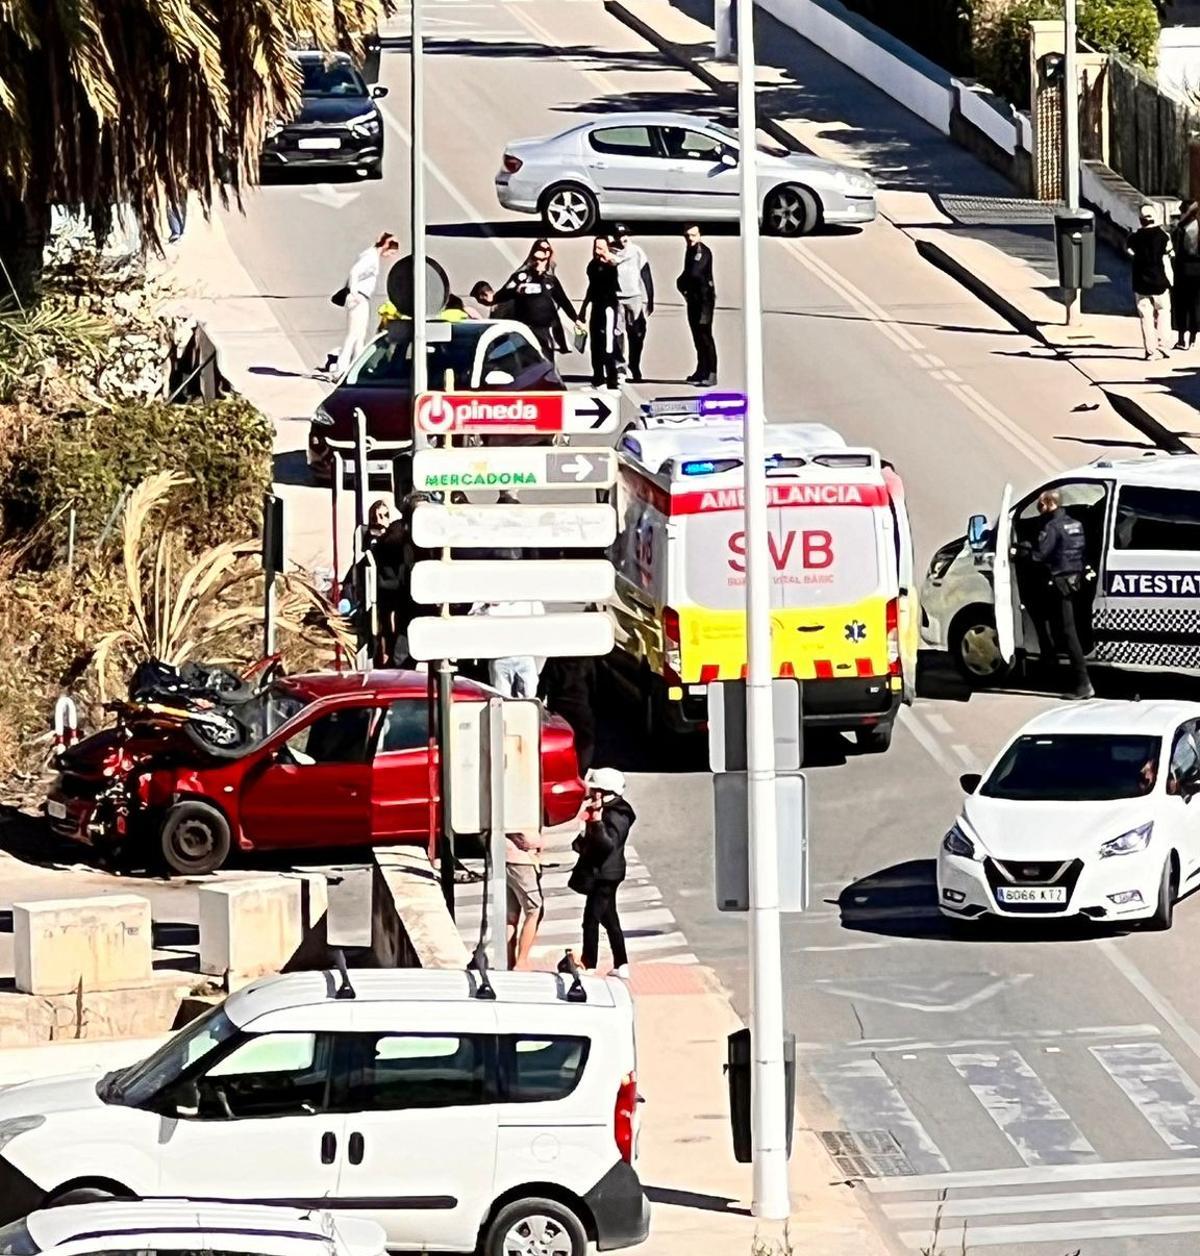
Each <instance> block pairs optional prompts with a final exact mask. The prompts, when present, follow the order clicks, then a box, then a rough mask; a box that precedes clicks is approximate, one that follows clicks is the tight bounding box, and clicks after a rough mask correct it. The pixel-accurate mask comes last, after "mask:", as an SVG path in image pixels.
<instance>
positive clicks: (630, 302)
mask: <svg viewBox="0 0 1200 1256" xmlns="http://www.w3.org/2000/svg"><path fill="white" fill-rule="evenodd" d="M612 250H613V257H614V258H615V259H616V263H617V300H618V301H619V302H620V310H619V320H618V329H619V331H620V333H621V345H622V353H621V356H622V357H623V358H624V359H625V361H626V362H627V364H628V367H629V378H630V379H631V380H632V381H633V382H634V383H635V384H639V383H641V380H642V348H643V346H644V345H645V343H646V320H647V319H648V318H649V317H650V315H651V314H653V313H654V276H653V275H652V274H651V273H650V259H649V258H648V257H647V256H646V253H645V250H644V249H643V248H642V246H641V245H640V244H636V243H635V242H634V241H633V240H632V239H631V237H630V235H629V228H628V227H627V226H625V224H624V223H618V224H617V226H616V227H615V228H614V230H613V234H612Z"/></svg>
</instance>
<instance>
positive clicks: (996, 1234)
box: [900, 1215, 1200, 1251]
mask: <svg viewBox="0 0 1200 1256" xmlns="http://www.w3.org/2000/svg"><path fill="white" fill-rule="evenodd" d="M1197 1232H1200V1216H1195V1215H1191V1216H1186V1217H1175V1216H1171V1217H1129V1218H1121V1219H1120V1220H1111V1221H1109V1220H1096V1221H1036V1222H1033V1223H1031V1224H1028V1225H999V1226H978V1227H975V1228H972V1229H971V1230H970V1231H969V1232H968V1236H967V1242H968V1245H969V1248H970V1250H971V1251H974V1250H975V1248H977V1247H1002V1246H1006V1245H1008V1244H1013V1245H1014V1246H1016V1245H1018V1244H1029V1243H1071V1242H1074V1241H1075V1240H1077V1239H1119V1238H1144V1237H1145V1236H1147V1235H1150V1234H1195V1233H1197ZM900 1238H901V1240H902V1241H903V1242H904V1243H905V1244H907V1245H908V1246H909V1247H920V1246H921V1245H922V1244H923V1243H928V1242H929V1232H928V1231H924V1230H918V1231H910V1232H908V1233H902V1234H901V1235H900Z"/></svg>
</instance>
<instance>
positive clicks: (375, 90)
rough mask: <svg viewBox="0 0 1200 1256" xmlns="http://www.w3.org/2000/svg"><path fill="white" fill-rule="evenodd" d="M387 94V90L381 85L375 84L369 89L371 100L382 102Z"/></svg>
mask: <svg viewBox="0 0 1200 1256" xmlns="http://www.w3.org/2000/svg"><path fill="white" fill-rule="evenodd" d="M387 94H388V89H387V88H386V87H384V85H383V84H382V83H376V84H375V86H374V87H372V88H371V97H372V99H373V100H382V99H383V98H384V97H385V96H386V95H387Z"/></svg>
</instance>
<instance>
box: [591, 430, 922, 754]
mask: <svg viewBox="0 0 1200 1256" xmlns="http://www.w3.org/2000/svg"><path fill="white" fill-rule="evenodd" d="M618 452H619V456H620V458H619V461H620V473H619V480H618V486H617V510H618V535H617V540H616V543H615V545H614V547H613V553H614V563H615V566H616V569H617V594H616V599H615V603H614V608H613V609H614V614H615V618H616V623H617V648H616V652H615V654H614V656H613V659H614V665H615V667H616V668H617V669H618V672H619V674H621V675H622V676H623V677H625V678H626V679H628V680H629V681H631V682H632V683H633V684H634V685H635V686H636V688H637V690H638V692H639V693H640V694H641V695H642V698H643V700H644V704H645V712H646V721H647V726H648V727H649V728H651V729H654V728H660V727H661V728H668V729H671V730H674V731H677V732H683V731H689V730H698V729H700V728H702V727H704V724H705V721H706V719H707V694H706V688H707V686H708V684H709V683H710V682H712V681H716V680H736V679H738V678H739V677H742V676H744V675H745V672H746V619H745V571H746V564H745V555H746V536H745V530H744V526H743V513H742V512H743V495H742V483H743V468H742V454H743V447H742V435H741V426H740V424H738V425H734V424H730V423H726V422H718V423H701V424H697V425H693V426H680V427H669V428H668V427H659V428H656V429H642V430H637V429H634V430H630V431H627V432H626V433H625V435H624V436H623V437H622V439H621V442H620V444H619V446H618ZM766 474H767V484H768V493H769V506H768V512H769V514H768V517H769V530H768V535H767V545H768V551H769V560H770V570H771V577H772V579H771V589H770V599H771V621H772V643H773V653H774V674H775V675H776V676H780V677H786V676H792V677H795V678H797V679H799V680H800V681H802V682H803V713H804V714H803V718H804V722H805V725H806V726H813V725H819V726H822V727H825V728H830V729H839V730H850V731H853V733H854V735H855V739H856V740H857V742H858V744H859V746H860V747H861V748H862V749H863V750H866V751H882V750H886V749H887V747H888V745H889V744H890V742H891V735H892V724H893V722H894V720H895V718H896V712H897V711H898V710H899V708H900V704H901V703H902V702H911V701H912V699H913V696H914V692H915V685H916V652H917V643H918V635H919V626H918V620H917V608H916V597H915V590H914V585H913V555H912V537H911V533H910V531H909V523H908V515H907V512H906V510H905V504H904V489H903V485H902V483H901V481H900V477H899V476H898V475H897V474H896V473H895V471H894V470H893V469H892V467H891V466H890V465H889V464H887V463H885V462H883V461H882V460H881V458H880V456H879V454H878V453H877V452H876V451H875V450H873V449H858V448H851V447H849V446H847V445H846V443H845V442H844V441H843V440H842V439H841V437H840V436H838V435H837V433H836V432H833V431H832V430H831V429H830V428H828V427H825V426H824V425H822V424H807V423H790V424H784V423H779V424H774V423H773V424H770V425H768V427H767V431H766Z"/></svg>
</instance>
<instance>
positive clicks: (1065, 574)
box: [1033, 489, 1095, 698]
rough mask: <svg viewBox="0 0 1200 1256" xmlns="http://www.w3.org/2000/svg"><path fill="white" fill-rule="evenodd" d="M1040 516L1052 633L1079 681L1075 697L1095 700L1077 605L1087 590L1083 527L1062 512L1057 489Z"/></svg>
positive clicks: (1039, 544) (1038, 558)
mask: <svg viewBox="0 0 1200 1256" xmlns="http://www.w3.org/2000/svg"><path fill="white" fill-rule="evenodd" d="M1038 513H1039V514H1040V515H1041V516H1042V517H1043V518H1044V519H1045V522H1044V523H1043V524H1042V527H1041V530H1040V531H1039V532H1038V535H1037V540H1036V541H1035V542H1034V546H1033V559H1034V561H1035V562H1037V563H1040V564H1042V566H1043V567H1044V568H1045V569H1046V574H1047V576H1048V578H1049V590H1048V609H1049V611H1050V629H1051V633H1052V636H1053V641H1054V645H1055V647H1056V648H1057V649H1059V650H1061V649H1064V648H1065V649H1066V652H1067V657H1068V658H1069V659H1070V661H1071V671H1072V674H1073V675H1074V678H1075V696H1076V697H1077V698H1091V697H1094V696H1095V690H1094V689H1093V688H1092V683H1091V681H1090V680H1089V679H1088V674H1087V665H1086V664H1085V663H1084V661H1083V646H1082V645H1081V644H1080V641H1079V629H1078V626H1077V625H1076V622H1075V609H1076V601H1077V599H1078V598H1079V595H1080V593H1082V592H1083V587H1084V568H1085V567H1086V563H1087V545H1086V541H1085V538H1084V532H1083V524H1082V523H1080V522H1079V520H1078V519H1073V518H1072V517H1071V516H1070V515H1069V514H1067V513H1066V511H1064V510H1063V509H1062V497H1061V496H1060V495H1059V492H1058V490H1057V489H1048V490H1047V491H1046V492H1044V493H1043V494H1042V495H1041V496H1040V497H1039V498H1038Z"/></svg>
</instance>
